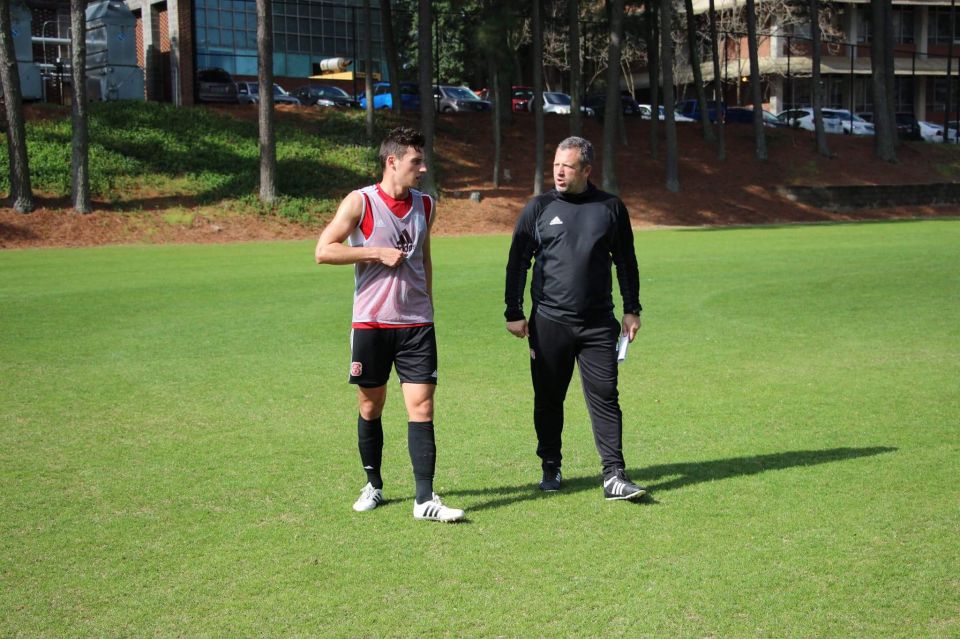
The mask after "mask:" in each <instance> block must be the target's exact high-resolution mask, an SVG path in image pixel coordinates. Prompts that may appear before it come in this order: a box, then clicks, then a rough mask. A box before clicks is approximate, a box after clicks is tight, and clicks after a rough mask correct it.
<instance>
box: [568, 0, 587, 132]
mask: <svg viewBox="0 0 960 639" xmlns="http://www.w3.org/2000/svg"><path fill="white" fill-rule="evenodd" d="M567 29H568V34H567V35H568V37H569V45H570V98H571V104H570V135H576V136H579V135H580V133H581V132H582V131H583V115H582V114H581V113H580V102H581V97H582V94H583V89H582V88H581V87H580V2H579V0H567Z"/></svg>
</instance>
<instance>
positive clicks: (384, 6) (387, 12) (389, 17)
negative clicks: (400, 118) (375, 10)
mask: <svg viewBox="0 0 960 639" xmlns="http://www.w3.org/2000/svg"><path fill="white" fill-rule="evenodd" d="M380 29H381V31H382V35H383V54H384V55H385V56H386V57H387V72H388V73H389V74H390V97H391V98H392V103H393V108H392V110H393V112H394V113H397V114H399V113H400V107H401V106H403V105H402V104H401V103H400V99H401V98H400V64H399V63H398V62H397V43H396V41H395V40H394V38H393V10H392V7H391V6H390V0H380ZM367 101H368V102H369V101H370V99H369V98H367Z"/></svg>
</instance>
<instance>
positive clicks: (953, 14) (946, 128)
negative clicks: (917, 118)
mask: <svg viewBox="0 0 960 639" xmlns="http://www.w3.org/2000/svg"><path fill="white" fill-rule="evenodd" d="M956 19H957V0H950V42H949V43H948V44H947V103H946V109H944V111H943V143H944V144H950V112H951V111H952V108H953V41H954V40H956V39H957V22H956ZM957 135H960V129H958V131H957Z"/></svg>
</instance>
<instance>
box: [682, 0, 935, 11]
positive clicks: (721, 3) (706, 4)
mask: <svg viewBox="0 0 960 639" xmlns="http://www.w3.org/2000/svg"><path fill="white" fill-rule="evenodd" d="M765 1H766V0H756V2H757V4H761V3H763V2H765ZM832 1H833V2H837V3H838V4H870V0H832ZM746 3H747V2H746V0H713V7H714V9H715V10H716V11H724V10H727V9H733V8H735V7H742V6H744V5H745V4H746ZM893 4H895V5H929V6H941V7H949V6H950V0H893ZM709 8H710V0H693V12H694V13H706V12H707V10H708V9H709Z"/></svg>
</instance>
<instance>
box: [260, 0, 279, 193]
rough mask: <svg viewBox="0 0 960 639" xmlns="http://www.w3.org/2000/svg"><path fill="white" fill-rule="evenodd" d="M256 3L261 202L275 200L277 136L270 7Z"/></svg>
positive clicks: (262, 1) (268, 2)
mask: <svg viewBox="0 0 960 639" xmlns="http://www.w3.org/2000/svg"><path fill="white" fill-rule="evenodd" d="M272 4H273V3H272V0H257V60H258V62H259V64H258V65H257V80H258V81H259V84H260V89H259V90H260V96H259V105H258V118H259V124H260V201H261V202H263V203H264V204H273V203H274V202H276V200H277V136H276V132H275V131H274V126H273V124H274V122H273V6H272Z"/></svg>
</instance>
